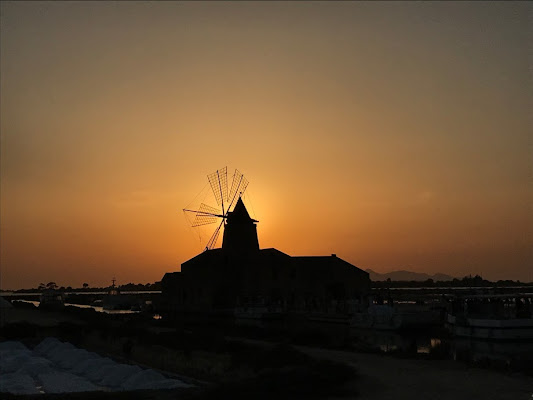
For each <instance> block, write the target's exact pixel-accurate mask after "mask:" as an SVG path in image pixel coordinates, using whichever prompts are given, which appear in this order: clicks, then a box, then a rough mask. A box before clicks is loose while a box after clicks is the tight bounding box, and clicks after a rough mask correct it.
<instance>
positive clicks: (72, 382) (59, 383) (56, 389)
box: [39, 372, 99, 393]
mask: <svg viewBox="0 0 533 400" xmlns="http://www.w3.org/2000/svg"><path fill="white" fill-rule="evenodd" d="M39 380H40V381H41V382H42V385H43V389H44V391H45V392H46V393H69V392H92V391H95V390H99V388H98V387H96V386H95V385H93V384H92V383H91V382H89V381H88V380H87V379H85V378H81V377H79V376H77V375H74V374H69V373H68V372H51V373H46V374H39Z"/></svg>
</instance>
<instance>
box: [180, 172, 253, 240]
mask: <svg viewBox="0 0 533 400" xmlns="http://www.w3.org/2000/svg"><path fill="white" fill-rule="evenodd" d="M207 180H208V181H209V184H210V186H211V190H212V191H213V195H214V196H215V200H216V202H217V204H218V206H219V207H220V208H221V209H222V210H220V209H219V208H216V207H212V206H209V205H207V204H205V203H201V204H200V206H199V207H198V209H197V210H190V209H187V208H184V209H183V212H185V213H189V214H193V215H194V218H193V219H192V222H191V226H192V227H193V228H194V227H199V226H202V225H209V224H214V223H217V222H218V221H219V220H220V223H219V224H218V226H217V227H216V228H215V231H214V232H213V234H212V235H211V238H210V239H209V241H208V242H207V245H206V247H205V250H210V249H212V248H213V247H215V244H216V242H217V239H218V236H219V234H220V228H222V226H223V225H224V223H225V221H226V219H227V218H228V214H229V212H230V210H231V207H232V206H234V204H235V201H236V200H237V199H238V198H239V197H241V196H242V194H243V193H244V191H245V190H246V187H247V186H248V180H247V179H246V178H245V177H244V175H243V174H241V173H240V172H239V171H238V170H235V172H234V174H233V178H232V181H231V187H230V189H229V191H228V168H227V167H224V168H222V169H217V170H216V171H215V172H213V173H212V174H209V175H207Z"/></svg>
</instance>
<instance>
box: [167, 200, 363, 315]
mask: <svg viewBox="0 0 533 400" xmlns="http://www.w3.org/2000/svg"><path fill="white" fill-rule="evenodd" d="M256 223H257V221H256V220H254V219H252V218H251V217H250V215H249V214H248V211H247V210H246V207H245V205H244V203H243V201H242V199H241V198H239V199H238V201H237V203H236V205H235V208H234V210H233V211H232V212H230V213H228V218H227V221H226V224H225V226H224V236H223V241H222V247H221V248H218V249H212V250H206V251H204V252H202V253H200V254H198V255H197V256H195V257H193V258H191V259H190V260H188V261H185V262H184V263H183V264H182V265H181V272H169V273H166V274H165V275H164V277H163V279H162V304H161V309H162V313H163V315H164V317H166V318H169V319H173V318H175V317H177V316H179V315H183V313H210V314H213V313H216V314H218V315H229V316H231V315H234V314H233V313H234V311H235V310H236V309H239V308H241V309H242V307H259V306H261V307H263V308H265V309H269V310H272V309H276V310H278V311H282V312H303V313H305V312H308V313H313V312H336V313H348V311H349V309H350V307H353V305H354V304H355V305H357V304H361V303H362V302H363V301H364V299H365V298H366V295H367V293H368V291H369V290H370V278H369V274H368V273H367V272H365V271H363V270H362V269H359V268H357V267H355V266H354V265H352V264H350V263H348V262H346V261H344V260H342V259H340V258H339V257H337V256H336V255H335V254H332V255H330V256H323V257H314V256H313V257H291V256H289V255H287V254H285V253H283V252H281V251H279V250H277V249H274V248H269V249H260V248H259V241H258V237H257V225H256Z"/></svg>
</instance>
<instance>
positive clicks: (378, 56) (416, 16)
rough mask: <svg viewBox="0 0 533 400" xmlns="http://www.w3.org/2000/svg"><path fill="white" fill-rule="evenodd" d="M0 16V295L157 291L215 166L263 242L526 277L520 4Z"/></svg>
mask: <svg viewBox="0 0 533 400" xmlns="http://www.w3.org/2000/svg"><path fill="white" fill-rule="evenodd" d="M1 10H2V13H1V18H2V24H1V33H2V34H1V35H0V36H1V37H0V40H1V46H0V50H1V60H0V61H1V70H2V74H1V75H0V79H1V86H2V91H1V93H0V96H1V103H0V107H1V116H2V118H1V121H0V123H1V140H2V146H1V174H2V175H1V178H2V179H1V189H2V190H1V193H2V199H1V200H2V201H1V220H2V224H1V235H0V240H1V265H2V270H1V272H2V280H1V287H2V288H19V287H30V286H34V287H35V286H36V285H38V284H39V283H40V282H43V281H50V280H54V281H56V282H57V283H59V284H60V285H64V286H76V285H78V286H79V285H81V283H83V282H88V283H90V284H91V285H95V286H97V285H104V284H106V283H108V282H109V279H110V278H111V277H112V276H113V275H116V276H117V278H118V279H119V280H120V281H121V282H124V283H126V281H127V282H143V283H146V282H153V281H157V280H160V279H161V277H162V276H163V274H164V273H165V272H168V271H175V270H178V269H179V266H180V264H181V263H182V262H184V261H186V260H187V259H188V258H190V257H193V256H194V255H196V254H197V253H198V252H199V251H201V243H200V240H199V237H198V235H197V234H196V233H194V232H191V229H190V227H189V226H188V225H187V221H186V219H185V218H184V217H183V215H182V211H181V210H182V208H184V207H185V206H186V205H187V204H188V203H189V202H190V201H191V200H192V199H193V198H194V196H195V195H196V194H197V193H198V191H199V190H201V189H202V187H203V186H204V185H205V184H206V183H207V180H206V175H207V174H209V173H211V172H213V171H215V170H216V169H217V168H220V167H222V166H224V165H228V167H229V168H230V170H231V171H233V169H234V168H237V169H239V170H240V171H241V172H242V173H243V174H244V175H245V176H246V177H247V178H248V179H249V180H250V185H249V187H248V189H247V191H246V192H245V196H244V200H245V204H246V206H247V207H248V209H249V211H253V213H254V214H255V218H256V219H258V220H259V223H258V235H259V244H260V246H261V247H262V248H265V247H275V248H278V249H279V250H281V251H284V252H286V253H288V254H291V255H324V254H326V255H327V254H331V253H336V254H337V255H338V256H339V257H342V258H343V259H345V260H347V261H349V262H351V263H353V264H354V265H357V266H358V267H361V268H363V269H366V268H371V269H373V270H375V271H377V272H386V271H390V270H393V269H401V268H403V267H409V269H411V270H413V271H419V272H427V273H436V272H442V273H446V274H449V275H455V276H464V275H467V274H470V273H472V274H475V273H482V274H483V276H484V277H485V276H486V277H487V278H489V279H521V280H533V277H531V268H530V267H531V265H533V254H532V252H531V250H530V249H531V248H532V247H533V246H532V245H533V240H532V237H533V235H532V226H533V216H532V210H531V154H530V151H529V149H530V146H529V145H530V143H531V136H530V132H531V122H530V119H529V114H530V112H529V110H530V109H531V96H530V93H531V86H530V84H529V82H530V81H529V72H528V71H529V61H528V58H527V54H528V52H527V49H528V43H529V42H528V29H527V27H528V20H527V15H528V12H531V6H530V5H529V4H527V3H509V4H503V3H490V4H475V3H416V2H414V3H400V4H392V3H375V4H373V3H359V2H333V3H320V2H309V3H305V2H297V3H280V2H274V3H267V2H250V3H246V2H235V3H226V2H223V3H216V4H214V3H212V4H211V3H201V2H200V3H198V2H159V3H158V2H155V3H147V2H122V3H53V2H33V3H24V2H21V3H17V2H9V1H8V2H2V5H1ZM528 146H529V147H528ZM247 196H249V198H248V197H247ZM252 208H253V210H252ZM208 234H209V233H208V232H207V231H206V234H205V235H204V236H207V235H208Z"/></svg>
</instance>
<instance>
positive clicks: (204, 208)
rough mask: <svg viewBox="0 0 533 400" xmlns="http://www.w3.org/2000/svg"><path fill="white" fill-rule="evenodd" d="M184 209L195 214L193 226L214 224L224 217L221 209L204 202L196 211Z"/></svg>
mask: <svg viewBox="0 0 533 400" xmlns="http://www.w3.org/2000/svg"><path fill="white" fill-rule="evenodd" d="M183 211H185V212H189V213H194V214H195V216H194V219H193V220H192V222H191V226H192V227H196V226H202V225H208V224H212V223H215V222H217V220H218V219H219V218H222V217H223V216H222V214H220V210H218V209H216V208H214V207H211V206H208V205H207V204H204V203H202V204H200V207H199V208H198V210H196V211H194V210H188V209H184V210H183Z"/></svg>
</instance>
